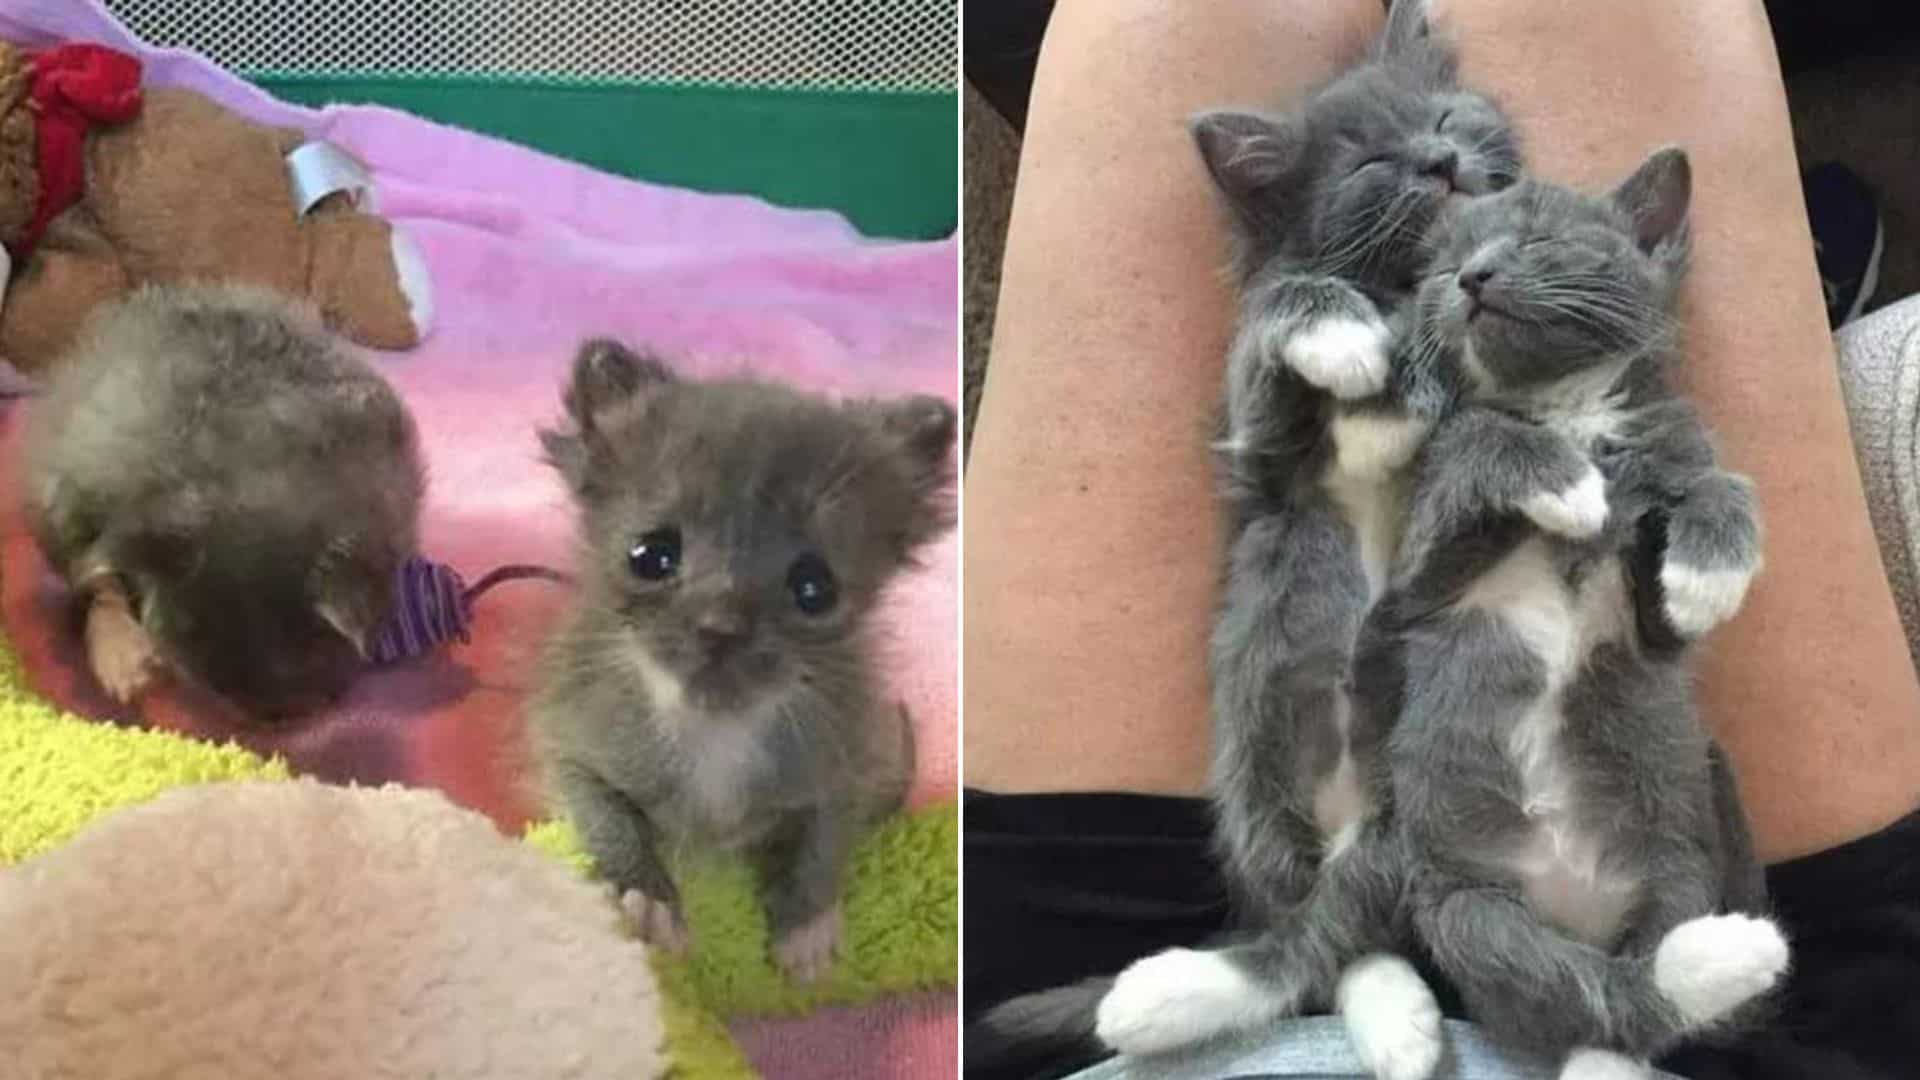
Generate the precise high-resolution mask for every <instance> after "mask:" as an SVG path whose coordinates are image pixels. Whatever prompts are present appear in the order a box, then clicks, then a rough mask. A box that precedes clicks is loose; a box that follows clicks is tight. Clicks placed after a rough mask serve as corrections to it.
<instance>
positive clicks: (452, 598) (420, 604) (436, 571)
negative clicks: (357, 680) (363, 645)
mask: <svg viewBox="0 0 1920 1080" xmlns="http://www.w3.org/2000/svg"><path fill="white" fill-rule="evenodd" d="M466 591H467V583H466V582H465V581H464V580H463V579H462V578H461V577H460V573H459V571H457V570H455V569H454V568H453V567H451V566H446V565H444V564H441V563H437V562H433V561H432V560H430V559H424V558H421V557H420V556H418V555H415V556H413V557H412V558H410V559H408V560H407V561H406V562H404V563H402V564H401V565H400V570H399V573H398V577H397V580H396V581H395V582H394V595H395V596H396V597H397V598H398V599H397V600H396V601H395V603H394V610H393V613H392V614H390V615H388V616H387V619H386V621H385V622H384V623H382V624H381V626H380V628H379V629H378V630H377V631H375V632H374V635H373V641H372V642H371V643H370V645H369V647H368V649H367V658H368V659H370V660H372V661H373V662H374V663H375V664H380V665H386V664H392V663H395V662H398V661H401V660H410V659H412V658H413V657H416V656H421V655H424V654H426V653H428V652H431V651H433V650H434V649H435V648H438V647H439V646H441V645H443V644H445V643H447V642H449V641H452V640H454V639H456V638H457V639H459V640H460V641H463V642H464V641H467V640H469V635H468V632H467V627H468V616H469V610H468V599H469V598H468V597H467V595H466Z"/></svg>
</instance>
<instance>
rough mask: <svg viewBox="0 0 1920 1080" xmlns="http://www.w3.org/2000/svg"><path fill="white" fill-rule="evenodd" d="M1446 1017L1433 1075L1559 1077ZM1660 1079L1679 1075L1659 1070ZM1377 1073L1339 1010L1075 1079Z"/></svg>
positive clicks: (1318, 1079)
mask: <svg viewBox="0 0 1920 1080" xmlns="http://www.w3.org/2000/svg"><path fill="white" fill-rule="evenodd" d="M1445 1025H1446V1033H1447V1034H1446V1039H1447V1053H1446V1057H1445V1058H1443V1059H1442V1060H1441V1062H1440V1068H1439V1070H1438V1071H1436V1072H1435V1073H1434V1074H1433V1080H1554V1077H1555V1076H1556V1075H1558V1072H1559V1070H1558V1068H1557V1066H1556V1065H1554V1064H1550V1063H1547V1062H1543V1061H1540V1060H1538V1059H1534V1058H1523V1057H1520V1056H1517V1055H1514V1054H1511V1053H1508V1052H1506V1051H1503V1050H1497V1049H1495V1048H1494V1047H1493V1045H1492V1044H1491V1043H1489V1042H1488V1041H1487V1038H1486V1036H1485V1035H1483V1034H1481V1032H1480V1029H1478V1028H1476V1027H1475V1026H1474V1025H1472V1024H1468V1023H1464V1022H1461V1021H1458V1020H1448V1021H1446V1022H1445ZM1652 1075H1653V1077H1654V1078H1655V1080H1678V1078H1677V1077H1674V1076H1673V1075H1672V1074H1670V1073H1654V1074H1652ZM1269 1077H1271V1078H1273V1080H1282V1078H1284V1080H1373V1074H1372V1073H1371V1072H1368V1071H1367V1069H1366V1067H1365V1066H1363V1065H1362V1064H1360V1059H1359V1058H1358V1057H1356V1056H1355V1055H1354V1052H1353V1046H1352V1044H1350V1043H1349V1042H1348V1041H1347V1029H1346V1027H1345V1026H1344V1025H1343V1024H1342V1023H1341V1021H1340V1019H1339V1018H1338V1017H1334V1016H1309V1017H1304V1018H1301V1019H1298V1020H1283V1021H1281V1022H1279V1023H1277V1024H1275V1025H1274V1026H1273V1027H1272V1028H1271V1029H1270V1030H1269V1032H1268V1033H1267V1035H1266V1036H1265V1037H1264V1038H1261V1039H1258V1040H1247V1041H1240V1042H1233V1043H1227V1044H1216V1045H1212V1046H1209V1047H1206V1048H1204V1049H1201V1050H1196V1051H1194V1052H1192V1053H1180V1054H1169V1055H1166V1056H1164V1057H1156V1058H1111V1059H1109V1060H1107V1061H1103V1062H1101V1063H1100V1064H1098V1065H1095V1066H1093V1067H1092V1068H1089V1069H1084V1070H1082V1071H1080V1072H1078V1073H1075V1074H1074V1075H1073V1076H1072V1077H1070V1078H1069V1080H1266V1078H1269Z"/></svg>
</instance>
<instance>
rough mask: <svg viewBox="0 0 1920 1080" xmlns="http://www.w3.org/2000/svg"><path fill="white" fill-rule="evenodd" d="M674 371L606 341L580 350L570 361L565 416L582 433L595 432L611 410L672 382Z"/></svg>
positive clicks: (624, 347) (620, 345)
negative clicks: (571, 374) (570, 368)
mask: <svg viewBox="0 0 1920 1080" xmlns="http://www.w3.org/2000/svg"><path fill="white" fill-rule="evenodd" d="M673 379H674V375H673V371H672V370H671V369H669V368H668V367H667V365H665V364H663V363H661V362H660V361H659V360H658V359H656V358H654V357H651V356H643V355H641V354H640V353H637V352H634V351H633V350H632V349H629V348H627V347H626V346H625V345H622V344H620V343H619V342H617V341H613V340H610V339H607V338H595V339H593V340H592V341H589V342H587V343H586V344H584V345H582V346H580V351H579V352H577V353H575V354H574V357H573V377H572V379H571V380H570V381H569V382H568V383H567V392H566V398H565V401H566V406H567V415H568V416H569V417H571V418H572V419H573V422H574V423H575V424H576V425H578V426H579V428H580V430H581V431H582V432H590V431H594V430H596V429H597V428H598V427H599V426H600V424H601V423H602V422H603V421H604V419H605V418H606V417H607V416H608V415H610V414H611V413H612V412H613V411H614V410H616V409H619V408H622V407H624V406H626V405H627V404H629V403H631V402H633V401H637V400H639V399H641V398H643V397H645V396H646V395H648V394H650V393H652V392H653V391H655V390H658V389H659V388H660V387H662V386H665V385H666V384H668V383H670V382H672V381H673Z"/></svg>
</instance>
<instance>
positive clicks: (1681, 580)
mask: <svg viewBox="0 0 1920 1080" xmlns="http://www.w3.org/2000/svg"><path fill="white" fill-rule="evenodd" d="M1756 569H1757V568H1755V567H1747V568H1744V569H1740V570H1701V569H1698V568H1695V567H1692V566H1688V565H1687V564H1685V563H1679V562H1668V563H1666V564H1665V565H1663V566H1661V567H1660V589H1661V591H1662V592H1664V593H1665V594H1666V609H1667V621H1668V622H1671V623H1672V624H1673V628H1674V629H1675V630H1678V631H1679V632H1680V633H1681V634H1683V635H1685V636H1686V637H1699V636H1700V635H1702V634H1704V633H1706V632H1707V631H1709V630H1711V629H1713V628H1714V627H1716V626H1719V625H1720V624H1721V623H1723V622H1726V621H1727V620H1728V619H1731V618H1733V616H1734V614H1735V613H1736V612H1738V611H1739V610H1740V605H1741V604H1742V603H1743V602H1744V601H1745V600H1746V598H1747V586H1748V585H1751V584H1752V583H1753V576H1754V572H1755V570H1756Z"/></svg>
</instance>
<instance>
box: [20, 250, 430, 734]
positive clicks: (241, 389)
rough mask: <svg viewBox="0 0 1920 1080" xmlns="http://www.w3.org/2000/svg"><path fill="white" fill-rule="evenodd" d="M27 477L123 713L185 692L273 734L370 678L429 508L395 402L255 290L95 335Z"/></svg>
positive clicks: (118, 322)
mask: <svg viewBox="0 0 1920 1080" xmlns="http://www.w3.org/2000/svg"><path fill="white" fill-rule="evenodd" d="M24 462H25V470H26V483H25V490H26V514H27V520H28V523H29V525H30V527H31V529H32V532H33V535H34V537H35V539H36V540H37V541H38V542H39V545H40V549H41V551H42V552H43V553H44V554H45V555H46V558H47V561H48V562H49V563H51V564H52V566H53V567H54V569H55V570H56V571H58V572H59V573H60V574H62V575H63V576H64V577H65V578H66V580H67V582H68V584H69V585H70V586H71V587H72V588H73V589H74V591H75V592H76V594H77V595H78V596H79V597H80V598H81V599H82V601H83V602H84V605H85V607H86V637H87V645H88V658H89V662H90V664H91V666H92V669H93V672H94V674H95V675H96V676H97V677H98V679H99V681H100V682H101V684H102V686H103V687H104V688H105V689H106V690H107V692H108V693H109V694H110V695H111V696H113V697H114V698H115V699H117V700H119V701H121V702H123V703H124V702H127V701H130V700H132V699H134V698H135V697H137V696H138V695H139V694H141V693H142V692H144V691H145V690H146V689H147V687H148V686H149V685H150V684H151V683H152V682H153V680H154V679H155V678H156V677H157V676H159V675H161V674H163V673H168V672H171V673H173V674H178V675H182V676H184V677H186V678H187V679H188V680H190V681H192V682H196V683H199V684H201V685H204V686H205V687H207V688H209V689H211V690H213V691H215V692H216V693H219V694H221V695H224V696H226V697H227V698H229V699H231V700H232V701H234V702H235V703H236V704H238V705H239V706H241V707H242V708H243V709H245V710H247V711H248V712H249V713H251V714H253V715H255V716H262V717H279V716H285V715H288V714H293V713H299V712H304V711H308V710H310V709H313V708H315V707H317V706H319V705H321V704H323V703H325V702H326V701H328V700H331V699H332V698H334V697H335V696H337V695H338V694H339V693H340V692H342V691H343V690H344V689H345V688H346V686H347V685H348V683H349V682H350V681H351V680H352V678H353V677H354V676H355V674H356V673H357V672H359V671H360V670H361V668H362V665H363V662H364V661H363V653H364V649H365V648H366V645H367V638H368V635H369V633H370V632H371V630H372V628H373V627H374V625H375V624H376V623H377V622H378V621H379V620H380V619H381V618H382V617H383V616H384V615H385V614H386V613H387V611H388V610H389V608H390V607H391V606H392V599H393V597H392V589H393V580H394V572H395V569H396V567H397V566H398V565H399V563H400V561H401V560H402V559H404V558H405V557H406V556H407V555H408V554H409V553H410V552H412V550H413V548H414V540H415V532H416V527H417V523H418V520H419V513H420V501H421V497H422V494H423V492H424V490H425V473H424V471H423V468H422V466H421V462H420V456H419V450H418V447H417V443H416V437H415V432H414V426H413V421H412V418H411V417H410V416H409V415H408V413H407V411H406V408H405V407H404V406H403V405H402V403H401V401H400V399H399V397H398V396H397V395H396V394H395V393H394V392H393V389H392V388H391V387H389V386H388V385H387V383H386V381H385V380H384V379H382V378H381V377H380V376H379V374H377V373H376V372H375V371H374V370H373V369H372V368H371V367H370V366H368V365H367V364H366V363H365V362H364V361H363V360H361V359H360V358H359V357H358V356H357V355H356V354H354V353H353V352H352V351H350V350H349V349H348V348H346V347H345V346H343V345H342V344H341V343H340V342H339V340H338V339H337V338H335V337H334V336H333V335H331V334H329V333H328V332H327V331H326V330H324V329H323V328H322V327H321V325H320V323H319V320H318V319H317V318H316V317H315V315H314V314H313V312H311V311H310V310H308V309H306V308H303V307H298V306H295V305H294V304H292V303H291V302H290V301H288V300H286V299H285V298H283V297H280V296H277V295H275V294H273V293H269V292H265V291H260V290H254V289H244V288H228V287H182V288H162V287H150V288H146V289H142V290H140V291H138V292H136V293H134V294H132V295H131V296H129V297H127V298H126V299H125V300H123V301H121V302H119V303H116V304H114V305H113V306H111V307H109V308H107V309H104V310H103V311H102V312H101V313H100V314H98V315H96V316H95V317H94V318H93V319H92V320H91V322H90V323H89V325H88V327H87V328H86V330H85V331H84V332H83V334H82V335H81V337H80V339H79V341H78V342H77V343H76V344H75V345H74V347H73V349H72V351H71V352H70V353H69V354H68V355H67V357H66V358H65V359H64V360H63V361H62V362H61V364H60V366H59V367H58V369H57V373H56V374H55V376H54V378H53V380H52V383H51V385H50V386H49V387H48V389H47V392H46V394H45V395H44V396H42V397H41V398H40V399H39V400H37V401H36V402H35V403H34V404H33V406H32V407H31V409H30V412H29V416H28V419H27V427H26V437H25V452H24Z"/></svg>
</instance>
